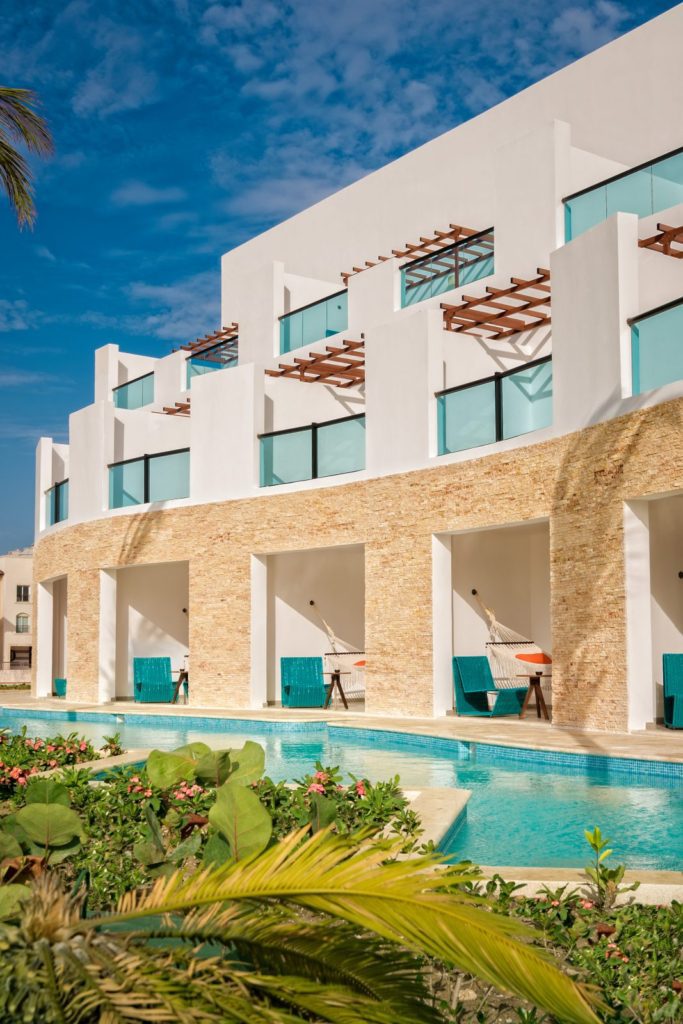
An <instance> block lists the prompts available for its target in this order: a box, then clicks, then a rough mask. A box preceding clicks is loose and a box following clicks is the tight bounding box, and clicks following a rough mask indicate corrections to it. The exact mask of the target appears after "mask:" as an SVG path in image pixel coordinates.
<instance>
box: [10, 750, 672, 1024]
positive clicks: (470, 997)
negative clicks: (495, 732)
mask: <svg viewBox="0 0 683 1024" xmlns="http://www.w3.org/2000/svg"><path fill="white" fill-rule="evenodd" d="M24 740H25V737H24ZM44 742H45V745H46V746H47V745H50V746H52V745H54V744H53V742H52V741H44ZM80 743H81V741H80V740H78V738H76V737H68V738H67V739H66V740H64V741H63V746H64V754H65V757H69V758H70V757H73V756H74V753H73V751H74V746H75V747H76V748H77V752H78V753H79V754H80V753H83V754H85V751H81V749H80ZM67 746H68V747H70V748H71V753H69V754H67V753H66V747H67ZM21 749H22V747H20V746H17V751H18V752H20V751H21ZM42 750H43V748H42V746H41V745H40V744H39V745H38V750H37V752H36V743H35V741H32V744H31V745H29V746H28V747H27V746H26V743H25V742H24V744H23V751H24V754H25V755H26V756H27V757H34V756H35V755H36V753H37V754H38V755H41V751H42ZM108 750H120V744H118V741H117V738H116V737H112V738H110V741H109V746H108ZM41 756H42V755H41ZM263 772H264V753H263V750H262V748H261V747H259V746H258V744H255V743H251V742H247V743H246V744H245V745H244V747H242V748H239V749H237V750H224V751H213V750H211V749H210V748H209V747H207V746H206V745H204V744H190V745H189V746H187V747H184V748H180V749H179V750H177V751H173V752H170V753H165V752H161V751H155V752H153V753H152V755H150V757H149V759H148V761H147V762H146V763H145V764H144V765H136V766H130V767H127V768H124V769H121V770H118V771H114V772H108V773H106V774H104V775H103V777H102V778H99V779H95V778H94V777H93V775H92V773H91V772H89V771H86V770H83V769H82V768H80V767H79V765H78V764H77V763H71V764H69V763H65V764H64V766H63V767H62V768H61V769H59V770H58V771H56V772H53V773H51V775H50V776H49V777H43V778H40V779H36V778H28V780H27V782H26V784H24V785H18V784H17V785H14V787H13V788H12V789H11V791H10V792H9V793H8V794H7V796H6V799H5V800H4V802H3V803H2V804H0V883H1V884H0V951H2V956H0V992H2V994H0V1019H2V1020H3V1021H8V1022H13V1021H17V1022H19V1021H29V1020H34V1019H40V1020H44V1021H46V1022H48V1024H49V1022H52V1021H55V1022H57V1021H58V1022H60V1024H63V1022H65V1021H66V1022H70V1021H79V1022H84V1024H90V1022H93V1024H94V1022H95V1021H98V1022H104V1024H106V1022H114V1021H117V1022H118V1021H129V1020H155V1021H176V1020H177V1021H188V1022H189V1021H195V1020H206V1021H214V1020H215V1021H249V1022H251V1021H258V1022H260V1021H264V1022H265V1021H268V1022H280V1021H282V1022H283V1024H284V1022H291V1021H299V1020H301V1021H312V1022H315V1021H339V1022H340V1024H341V1022H344V1024H347V1022H349V1024H356V1022H357V1024H361V1022H368V1024H371V1022H373V1021H377V1022H387V1024H388V1022H389V1021H391V1022H403V1021H405V1022H406V1024H408V1022H411V1024H412V1022H416V1024H419V1022H421V1021H425V1022H426V1021H434V1022H451V1024H456V1022H462V1024H465V1022H467V1024H470V1022H472V1024H474V1022H477V1024H494V1022H501V1024H503V1022H505V1021H511V1022H514V1024H537V1022H540V1021H548V1022H550V1021H595V1020H596V1019H598V1018H596V1016H595V1015H594V1010H593V1005H594V1004H593V995H592V994H591V991H590V990H585V989H580V988H579V989H577V988H575V987H574V986H573V984H572V982H571V981H570V980H569V979H570V977H571V978H574V979H575V980H578V981H580V982H586V981H588V982H590V983H591V984H593V985H595V986H596V991H598V992H599V998H600V1000H601V1006H600V1007H599V1010H598V1012H599V1015H600V1017H601V1018H602V1019H604V1020H605V1021H608V1022H609V1021H614V1022H615V1024H622V1022H624V1024H625V1022H627V1021H629V1022H631V1021H634V1022H635V1021H642V1022H643V1024H655V1022H659V1021H669V1020H676V1019H679V1015H680V1011H681V1008H682V1007H683V1003H682V1002H681V998H680V979H681V977H683V970H681V960H680V956H681V953H680V946H681V942H680V939H681V927H682V923H683V922H682V918H681V908H680V907H679V906H677V905H675V904H674V905H673V906H672V907H670V908H649V907H637V906H635V905H633V906H626V907H623V906H615V900H616V899H617V897H618V896H619V895H620V894H623V890H624V889H625V888H626V887H625V886H624V883H623V868H621V867H616V868H612V867H610V866H609V864H610V851H609V850H608V849H607V847H606V841H605V840H604V839H603V838H602V836H601V835H600V833H599V831H598V830H596V831H594V832H592V833H590V834H587V838H588V839H589V841H590V843H591V848H592V849H593V854H594V856H593V862H592V864H591V865H590V866H589V870H588V873H587V877H586V886H587V887H588V888H586V889H585V891H583V892H570V891H569V890H567V889H565V890H559V891H558V892H547V893H543V894H542V897H541V898H539V899H528V898H522V897H520V896H519V893H518V891H517V888H516V887H515V886H514V885H512V884H510V883H507V882H504V881H503V880H502V879H499V878H496V879H493V880H491V881H490V882H484V881H482V880H481V878H480V876H478V873H477V869H476V868H474V867H473V866H472V865H468V864H463V865H457V866H454V867H450V868H448V869H447V871H446V872H445V873H444V870H443V868H441V869H437V868H438V863H437V862H436V861H435V860H434V858H433V856H432V855H431V854H430V852H429V851H428V850H427V849H426V848H425V847H422V846H421V839H420V835H421V826H420V822H419V820H418V818H417V817H416V815H415V814H414V813H413V812H411V811H410V809H409V808H408V806H407V802H406V800H405V797H404V796H403V794H402V793H401V791H400V788H399V780H398V779H397V778H396V779H393V780H390V781H387V782H381V783H377V784H376V785H372V784H371V783H369V782H368V781H367V780H365V779H354V778H351V780H350V781H349V780H345V779H344V778H343V777H342V775H341V773H340V772H339V770H338V769H337V768H335V767H327V766H323V765H320V764H318V765H316V766H315V770H314V771H312V772H311V773H310V774H308V775H306V776H305V777H304V778H302V779H300V780H299V781H298V782H297V783H296V784H294V785H292V786H288V785H285V784H283V783H279V782H273V781H272V780H270V779H268V778H267V777H264V775H263ZM34 774H35V773H34ZM406 854H409V856H406ZM425 854H426V856H425ZM558 966H559V967H561V969H562V973H560V972H559V971H558V970H557V967H558ZM505 993H508V994H505ZM540 1008H543V1009H540Z"/></svg>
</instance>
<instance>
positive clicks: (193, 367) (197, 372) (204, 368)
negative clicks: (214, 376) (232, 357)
mask: <svg viewBox="0 0 683 1024" xmlns="http://www.w3.org/2000/svg"><path fill="white" fill-rule="evenodd" d="M234 365H235V364H234V363H217V362H215V361H213V360H211V361H210V360H208V359H188V360H187V389H188V391H189V389H190V388H191V387H192V379H193V378H194V377H201V376H202V375H203V374H205V373H213V371H214V370H225V369H226V368H227V367H229V366H234Z"/></svg>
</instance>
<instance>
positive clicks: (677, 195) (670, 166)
mask: <svg viewBox="0 0 683 1024" xmlns="http://www.w3.org/2000/svg"><path fill="white" fill-rule="evenodd" d="M678 203H683V153H676V155H675V156H670V157H668V158H667V159H666V160H659V161H658V162H657V163H656V164H654V165H653V168H652V204H653V207H654V212H657V210H666V209H667V208H668V207H669V206H676V205H677V204H678Z"/></svg>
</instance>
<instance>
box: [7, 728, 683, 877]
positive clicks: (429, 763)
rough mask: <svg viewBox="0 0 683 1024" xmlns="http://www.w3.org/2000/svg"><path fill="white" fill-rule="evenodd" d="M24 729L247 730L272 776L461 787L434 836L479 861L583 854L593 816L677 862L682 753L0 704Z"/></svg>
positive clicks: (629, 841)
mask: <svg viewBox="0 0 683 1024" xmlns="http://www.w3.org/2000/svg"><path fill="white" fill-rule="evenodd" d="M22 725H26V726H27V729H28V732H29V734H30V735H37V736H38V735H40V736H45V735H48V734H49V733H55V732H62V733H64V732H69V731H75V730H78V732H79V733H82V734H83V735H85V736H88V737H89V738H91V739H92V740H94V741H95V742H96V743H101V742H102V739H103V737H104V736H105V735H108V734H111V733H113V732H119V733H121V736H122V739H123V743H124V746H126V747H127V748H128V749H134V748H138V747H139V748H150V747H159V748H161V749H167V750H170V749H173V748H174V747H177V746H180V745H181V744H183V743H188V742H191V741H192V740H199V739H201V740H204V741H205V742H207V743H209V744H210V745H212V746H215V747H228V746H240V745H241V744H242V743H243V742H244V740H245V739H252V740H256V741H257V742H258V743H261V744H262V745H263V746H264V748H265V750H266V770H267V772H268V774H269V775H270V776H271V777H272V778H274V779H288V780H291V779H296V778H299V777H301V776H302V775H304V774H306V773H307V772H308V771H311V770H312V768H313V765H314V764H315V762H316V761H322V762H323V763H324V764H328V765H330V764H331V765H340V766H341V768H342V769H343V770H344V771H345V772H347V773H352V774H354V775H357V776H364V777H367V778H369V779H372V780H378V779H383V778H388V777H390V776H393V775H399V776H400V778H401V784H402V785H403V786H404V788H406V789H411V788H419V787H423V786H454V787H458V788H463V789H469V790H471V791H472V797H471V799H470V802H469V804H468V808H467V814H466V816H465V817H464V818H463V819H461V820H460V821H459V822H457V823H455V825H454V827H453V828H452V829H451V830H450V833H449V835H448V836H447V837H446V840H445V843H444V848H445V850H446V852H447V853H448V854H449V855H451V856H452V857H454V858H456V859H461V858H467V859H470V860H473V861H476V862H478V863H480V864H509V865H530V866H532V865H548V866H557V867H574V866H582V865H583V864H584V863H585V861H586V851H587V846H586V844H585V841H584V839H583V830H584V829H585V828H592V827H593V826H594V825H599V826H600V828H601V829H602V830H603V832H604V833H606V834H607V835H608V836H609V837H610V838H611V840H612V845H613V847H614V849H615V853H616V856H617V857H618V859H619V861H622V862H624V863H625V864H626V865H627V866H628V867H630V868H639V869H641V870H646V869H650V870H654V869H659V870H669V871H680V870H683V765H671V764H662V763H659V762H653V761H639V760H635V759H634V760H625V759H618V758H605V757H600V756H595V755H575V754H558V753H553V752H542V751H532V750H524V749H521V748H506V747H497V746H494V745H492V744H483V743H476V744H474V743H463V742H460V741H458V740H444V739H435V738H432V737H426V736H409V735H405V734H402V733H392V732H384V731H378V730H377V731H373V730H370V729H354V728H347V727H345V726H335V725H330V726H328V725H326V724H325V723H319V722H260V721H246V720H242V721H237V720H233V721H230V720H227V719H210V718H209V719H207V718H204V719H202V718H194V717H193V718H178V717H171V716H157V715H140V716H138V715H119V716H116V715H113V714H101V715H100V714H94V713H93V714H89V713H81V712H78V713H76V712H45V713H40V712H28V713H27V712H24V711H18V710H16V711H15V710H11V709H7V708H0V727H5V728H11V729H13V730H15V731H18V730H19V729H20V728H21V726H22Z"/></svg>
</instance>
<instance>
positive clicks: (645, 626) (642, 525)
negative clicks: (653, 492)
mask: <svg viewBox="0 0 683 1024" xmlns="http://www.w3.org/2000/svg"><path fill="white" fill-rule="evenodd" d="M624 572H625V587H626V665H627V671H628V677H627V678H628V727H629V730H633V729H644V728H645V726H646V725H648V724H649V723H650V722H654V720H655V686H654V680H653V678H652V619H651V611H652V607H651V596H650V595H651V586H650V508H649V505H648V503H647V502H646V501H632V502H625V503H624Z"/></svg>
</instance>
